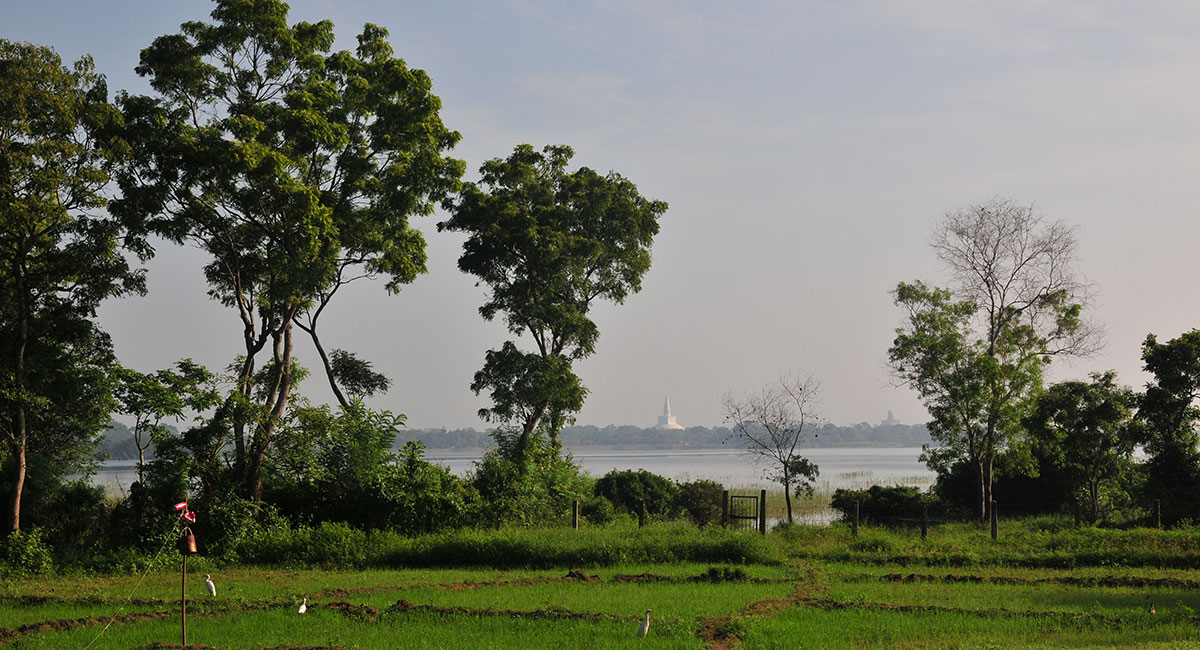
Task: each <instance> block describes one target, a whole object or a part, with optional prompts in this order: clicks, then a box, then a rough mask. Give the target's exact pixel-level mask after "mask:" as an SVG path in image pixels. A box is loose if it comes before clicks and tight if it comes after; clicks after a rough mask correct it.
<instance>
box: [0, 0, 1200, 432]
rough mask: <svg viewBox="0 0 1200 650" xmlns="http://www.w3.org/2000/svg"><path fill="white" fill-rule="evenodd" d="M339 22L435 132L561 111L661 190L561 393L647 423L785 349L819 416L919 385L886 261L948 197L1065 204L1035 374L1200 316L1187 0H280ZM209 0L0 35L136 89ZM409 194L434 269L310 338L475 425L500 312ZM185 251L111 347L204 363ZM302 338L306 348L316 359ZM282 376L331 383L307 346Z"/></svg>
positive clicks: (596, 147)
mask: <svg viewBox="0 0 1200 650" xmlns="http://www.w3.org/2000/svg"><path fill="white" fill-rule="evenodd" d="M290 4H291V7H292V11H291V20H292V21H293V22H296V21H300V20H307V21H316V20H321V19H326V18H328V19H331V20H332V21H333V22H334V24H335V28H336V32H337V36H338V42H337V47H338V48H339V49H352V48H353V46H354V37H355V35H356V34H357V33H358V32H359V31H360V30H361V28H362V25H363V23H365V22H372V23H376V24H379V25H382V26H385V27H387V28H388V29H389V30H390V32H391V43H392V44H393V46H394V48H395V50H396V54H397V55H398V56H401V57H403V58H404V59H405V60H406V61H407V62H408V64H409V65H410V66H412V67H416V68H422V69H424V70H426V71H427V72H428V73H429V74H430V76H431V77H432V79H433V82H434V92H435V93H436V94H438V95H439V96H440V97H441V98H442V102H443V105H444V109H443V111H442V117H443V119H444V121H445V123H446V124H447V126H448V127H450V128H452V129H456V130H458V131H460V132H461V133H462V136H463V137H462V142H461V143H460V145H459V146H458V147H457V148H456V149H455V150H454V152H453V155H454V156H455V157H457V158H461V159H463V160H465V161H466V162H467V166H468V169H469V170H470V171H469V177H470V178H474V177H475V176H476V170H477V169H478V167H479V164H480V163H481V162H482V161H484V160H486V159H488V158H494V157H500V156H505V155H507V154H508V153H509V152H510V151H511V150H512V147H513V146H514V145H516V144H518V143H523V142H527V143H531V144H533V145H534V146H536V147H541V146H542V145H545V144H558V143H565V144H569V145H571V146H573V147H574V148H575V151H576V156H575V159H574V161H573V162H574V163H575V164H577V165H586V166H588V167H592V168H594V169H597V170H599V171H601V172H605V171H608V170H614V171H617V172H619V173H621V174H622V175H624V176H626V177H628V178H629V179H630V180H632V181H633V182H634V183H636V184H637V185H638V188H639V189H640V191H641V192H642V194H643V195H645V196H647V197H650V198H655V199H661V200H664V201H667V202H669V203H670V206H671V208H670V210H669V211H668V212H667V213H666V215H665V217H664V219H663V221H662V231H661V233H660V234H659V236H658V239H657V240H656V242H655V244H654V265H653V267H652V268H651V270H650V272H649V273H648V274H647V275H646V277H645V279H644V289H643V291H642V292H641V293H639V294H636V295H634V296H631V297H630V298H629V299H628V300H627V301H626V303H625V304H624V305H620V306H608V305H602V306H600V307H598V308H597V309H595V311H594V318H595V320H596V321H597V323H598V325H599V328H600V333H601V336H600V341H599V345H598V347H597V352H596V354H595V356H593V357H592V358H590V359H587V360H586V361H584V362H581V363H579V364H577V368H576V370H577V373H578V374H579V375H580V376H581V377H582V379H583V381H584V383H585V384H586V385H587V387H588V388H589V389H590V391H591V394H590V395H589V397H588V399H587V403H586V405H585V407H584V409H583V411H582V413H580V415H579V423H580V424H595V425H599V426H604V425H608V424H635V425H643V426H650V425H653V424H654V423H655V421H656V420H655V417H656V416H657V415H659V413H660V412H661V408H662V400H663V397H664V396H666V395H669V396H670V398H671V405H672V409H673V412H674V414H675V415H676V416H677V417H678V420H679V422H680V423H681V424H683V425H684V426H692V425H705V426H712V425H718V424H720V423H721V417H722V415H721V410H720V397H721V395H723V394H724V393H726V392H727V391H734V392H744V391H750V390H755V389H758V388H760V387H761V386H762V385H763V384H764V383H766V382H769V381H772V380H774V379H776V378H778V377H779V376H780V375H781V374H783V373H787V372H789V371H803V372H807V373H812V374H813V375H815V376H816V377H817V378H818V379H819V380H820V382H821V384H822V392H821V404H820V408H821V413H822V415H823V416H824V417H825V418H826V419H827V420H829V421H832V422H834V423H837V424H850V423H854V422H860V421H871V422H877V421H879V420H881V419H883V418H884V417H885V416H886V413H887V411H888V410H889V409H890V410H892V411H894V412H895V414H896V417H897V418H898V419H900V420H901V421H904V422H909V423H913V422H922V421H924V420H925V419H926V418H927V414H926V413H925V411H924V409H923V408H922V407H921V405H920V403H919V402H918V400H917V399H916V396H915V394H914V393H913V392H912V391H910V390H907V389H903V388H896V387H893V386H891V384H890V381H889V377H888V373H887V371H886V368H885V359H886V353H887V348H888V346H889V344H890V342H891V340H892V337H893V335H894V329H895V328H896V327H897V326H898V325H900V323H901V313H900V310H899V309H897V308H896V307H895V306H893V304H892V301H891V297H890V296H889V294H888V292H889V290H890V289H892V288H894V287H895V285H896V283H897V282H898V281H901V280H906V281H908V280H916V279H921V280H925V281H926V282H929V283H933V284H944V283H945V278H946V276H945V274H944V272H943V270H942V269H940V268H939V266H938V265H937V263H936V261H935V259H934V257H933V254H932V252H931V250H930V248H929V246H928V241H929V237H930V232H931V227H932V225H933V224H934V222H935V220H936V219H937V218H938V217H939V216H940V215H942V214H943V213H945V212H946V211H948V210H952V209H954V208H956V207H959V206H964V205H967V204H971V203H978V202H981V201H984V200H987V199H989V198H990V197H993V196H1006V197H1011V198H1013V199H1015V200H1017V201H1019V202H1024V203H1036V205H1037V206H1038V208H1039V209H1040V210H1041V211H1043V212H1044V213H1045V215H1046V217H1047V218H1048V219H1052V220H1053V219H1062V220H1064V221H1065V222H1067V223H1069V224H1072V225H1075V226H1077V227H1078V239H1079V242H1080V247H1079V250H1080V260H1079V265H1078V269H1079V271H1080V272H1081V273H1082V274H1083V275H1084V276H1086V277H1087V279H1089V280H1090V281H1091V282H1093V283H1095V285H1096V288H1097V302H1096V304H1095V306H1094V309H1093V316H1094V318H1095V319H1096V320H1097V321H1098V322H1099V323H1101V324H1102V325H1103V326H1104V327H1105V328H1106V329H1107V332H1108V336H1107V341H1108V347H1107V349H1106V350H1105V351H1104V352H1103V353H1102V354H1100V355H1099V356H1097V357H1095V358H1093V359H1089V360H1086V361H1082V362H1075V363H1074V364H1071V365H1065V364H1060V365H1056V367H1055V369H1054V370H1053V373H1052V374H1053V376H1054V377H1055V378H1057V379H1063V378H1074V377H1084V376H1086V374H1087V372H1089V371H1092V370H1101V369H1108V368H1115V369H1116V370H1117V371H1118V373H1119V376H1120V379H1121V380H1122V381H1123V382H1124V383H1126V384H1130V385H1134V386H1138V387H1140V386H1142V385H1143V384H1144V382H1145V379H1146V377H1145V375H1144V374H1143V373H1142V371H1141V364H1140V360H1139V356H1140V345H1141V342H1142V340H1143V339H1144V338H1145V336H1146V334H1147V333H1150V332H1154V333H1156V334H1158V335H1159V337H1160V339H1163V340H1165V339H1167V338H1173V337H1175V336H1177V335H1179V334H1180V333H1182V332H1184V331H1187V330H1190V329H1192V328H1195V327H1200V301H1198V300H1197V297H1198V292H1197V289H1196V280H1197V278H1198V277H1200V274H1198V273H1197V271H1196V268H1197V258H1196V255H1195V250H1196V246H1197V243H1198V242H1200V220H1198V219H1197V217H1196V208H1195V207H1194V206H1195V205H1196V202H1197V201H1196V192H1195V189H1196V186H1197V179H1200V40H1197V39H1196V38H1195V34H1196V29H1197V25H1200V5H1198V4H1196V3H1195V2H1192V1H1179V2H1167V1H1162V2H1149V3H1127V2H1116V1H1109V2H1104V1H1095V0H1087V1H1070V0H1054V1H1034V0H1028V1H1026V0H1010V1H1007V2H1002V3H1001V2H994V3H983V2H961V1H959V0H947V1H944V2H934V1H919V0H912V1H902V0H886V1H880V2H859V1H853V0H839V1H837V2H833V1H830V0H821V1H810V2H799V1H786V2H759V1H753V0H743V1H739V2H717V1H707V0H705V1H701V0H689V1H687V2H684V1H682V0H677V1H673V2H667V1H664V2H653V1H645V0H636V1H635V0H629V1H622V0H595V1H591V2H584V1H579V2H562V1H561V0H513V1H508V2H505V1H496V2H451V1H437V2H434V1H429V2H397V1H385V0H338V1H337V2H321V1H316V0H303V1H295V2H292V3H290ZM211 9H212V5H211V4H210V3H207V2H201V1H192V0H189V1H186V2H185V1H182V0H170V1H164V0H137V1H125V0H123V1H120V2H106V1H103V0H86V1H84V0H79V1H73V0H39V1H38V2H27V1H25V0H0V37H2V38H7V39H10V40H21V41H30V42H33V43H37V44H43V45H50V46H53V47H54V48H56V49H57V50H58V52H59V53H60V54H61V55H62V56H63V58H64V59H66V60H68V61H69V60H74V59H76V58H78V57H79V56H80V55H82V54H85V53H90V54H92V55H93V56H94V57H95V59H96V64H97V67H98V69H99V70H100V71H101V72H103V73H105V74H106V75H107V76H108V78H109V86H110V89H112V90H113V91H116V90H118V89H128V90H130V91H132V92H148V91H149V89H148V86H147V85H146V84H145V82H144V80H142V79H140V78H138V77H137V76H136V75H135V74H134V73H133V71H132V70H133V67H134V66H135V65H136V64H137V59H138V53H139V51H140V50H141V49H142V48H143V47H145V46H147V45H148V44H149V43H150V42H151V40H153V38H154V37H156V36H159V35H162V34H167V33H174V32H176V31H178V26H179V24H180V23H181V22H183V21H186V20H199V19H204V20H207V19H208V14H209V12H210V11H211ZM441 218H443V215H438V216H435V217H431V218H423V219H420V220H418V221H417V222H416V224H415V225H416V226H417V227H419V228H420V229H422V230H423V231H424V232H425V234H426V237H427V239H428V241H429V255H430V273H429V274H428V275H426V276H424V277H422V278H420V279H419V280H417V282H416V283H414V284H413V285H411V286H409V287H407V288H405V289H404V290H403V291H402V292H401V293H400V294H399V295H396V296H388V295H387V294H386V293H385V292H384V291H383V287H382V284H381V283H376V284H375V285H367V284H361V285H360V286H357V287H354V290H353V292H352V293H351V294H350V295H346V296H340V295H339V297H338V299H337V300H336V301H335V303H334V305H333V307H332V308H336V310H335V311H334V312H327V313H326V315H325V316H324V317H323V319H322V323H323V333H324V336H323V340H324V341H325V343H326V346H327V347H342V348H346V349H350V350H353V351H355V352H357V353H359V354H360V355H363V356H365V357H367V358H369V359H371V360H373V361H374V362H375V364H376V367H377V369H379V370H381V371H383V372H385V373H386V374H388V375H389V376H390V377H391V378H392V379H393V381H394V384H393V387H392V389H391V391H390V392H389V393H388V394H387V395H386V396H384V397H383V398H380V399H376V400H374V402H373V404H374V405H375V406H378V407H386V408H389V409H392V410H394V411H398V412H403V413H406V414H408V416H409V425H410V426H412V427H438V426H445V427H451V428H454V427H465V426H473V427H476V428H482V427H483V426H484V425H483V423H482V422H480V420H478V418H477V417H476V416H475V411H476V410H477V409H479V408H480V407H481V406H485V405H486V402H485V400H484V398H482V397H477V396H475V395H473V394H472V393H471V392H470V390H469V388H468V386H469V384H470V382H471V377H472V374H473V373H474V372H475V371H476V370H477V369H478V368H479V367H480V366H481V365H482V363H483V355H484V352H485V350H487V349H488V348H493V347H498V346H499V345H500V344H501V343H502V342H503V341H504V340H505V338H506V333H505V331H504V328H503V326H502V325H501V324H499V323H493V324H488V323H484V322H483V321H482V319H481V318H480V317H479V315H478V312H477V309H478V307H479V305H480V304H481V302H482V301H483V290H482V289H481V288H477V287H475V286H474V281H473V278H471V277H469V276H466V275H463V274H462V273H460V272H459V271H458V269H457V267H456V265H455V262H456V259H457V257H458V254H459V250H460V247H461V244H462V237H461V236H460V235H454V234H442V233H438V232H436V228H435V225H436V223H437V221H439V220H440V219H441ZM203 259H204V258H203V256H201V255H200V254H199V253H197V252H196V251H194V250H190V249H182V248H175V247H171V246H163V247H161V248H160V250H159V254H158V257H157V258H156V259H155V260H154V261H153V262H152V263H151V264H150V265H149V270H150V275H149V280H150V293H149V295H148V296H147V297H145V298H136V299H125V300H121V301H118V302H113V303H110V304H108V305H107V306H105V307H104V308H103V310H102V313H101V321H102V324H103V326H104V327H105V328H106V329H108V331H109V332H111V334H112V336H113V339H114V342H115V345H116V347H117V352H118V354H119V356H120V358H121V359H122V361H123V362H124V363H125V364H126V365H130V366H132V367H134V368H137V369H139V370H143V371H151V370H154V369H157V368H161V367H165V366H167V365H169V364H170V363H172V362H173V361H175V360H177V359H180V358H183V357H193V358H195V359H196V360H197V361H200V362H202V363H205V364H207V365H209V366H210V367H213V368H218V367H223V366H225V365H226V364H227V363H228V362H229V361H230V360H231V359H232V357H233V355H235V354H237V352H238V351H239V348H240V338H239V332H240V322H239V320H238V318H237V315H236V314H235V313H234V312H232V311H230V310H226V309H224V308H222V307H220V306H219V305H218V304H217V303H215V302H212V301H210V300H208V299H207V297H206V295H205V287H204V283H203V280H202V277H201V274H200V266H201V264H202V263H203ZM305 343H306V342H303V341H302V342H301V346H300V347H299V348H298V354H299V355H300V358H301V361H302V362H303V363H306V364H307V365H309V366H310V367H313V368H314V369H316V368H317V367H319V362H318V360H317V358H316V354H315V352H314V351H313V350H312V349H311V346H310V345H306V344H305ZM303 392H304V393H305V394H306V395H307V396H309V397H310V398H311V399H313V400H316V401H328V400H331V399H332V396H331V395H330V393H329V392H328V389H327V387H326V386H325V385H324V383H323V378H321V377H319V376H317V375H314V377H313V378H311V379H310V380H309V381H308V382H307V385H305V386H304V388H303Z"/></svg>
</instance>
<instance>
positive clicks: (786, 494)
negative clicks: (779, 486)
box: [783, 463, 795, 524]
mask: <svg viewBox="0 0 1200 650" xmlns="http://www.w3.org/2000/svg"><path fill="white" fill-rule="evenodd" d="M783 502H784V503H786V504H787V513H788V523H789V524H792V523H795V521H794V520H793V519H792V477H791V475H790V474H788V471H787V464H786V463H785V464H784V469H783Z"/></svg>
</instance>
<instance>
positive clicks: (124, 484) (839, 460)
mask: <svg viewBox="0 0 1200 650" xmlns="http://www.w3.org/2000/svg"><path fill="white" fill-rule="evenodd" d="M571 452H572V454H573V456H574V458H575V462H576V463H578V464H579V465H580V466H581V467H583V469H584V470H586V471H587V472H588V473H589V474H591V475H592V476H597V477H599V476H603V475H604V474H606V473H608V472H609V471H611V470H614V469H617V470H625V469H644V470H646V471H649V472H653V473H655V474H659V475H661V476H666V477H668V478H672V479H676V480H680V481H691V480H696V479H709V480H712V481H717V482H718V483H721V484H722V485H725V486H727V487H731V488H751V487H755V488H758V487H761V488H770V487H773V484H772V483H770V482H769V481H767V480H765V479H763V472H764V471H766V470H768V469H770V468H768V467H767V466H765V465H762V464H757V465H756V464H755V462H754V460H753V459H752V458H750V457H748V456H746V455H745V454H744V453H742V452H740V451H737V450H734V449H596V448H581V449H576V450H571ZM801 453H802V455H803V456H805V457H806V458H808V459H809V460H811V461H812V462H814V463H816V465H817V467H818V468H819V469H820V470H821V474H820V476H818V477H817V481H816V488H817V490H818V491H822V492H832V491H833V490H836V489H838V488H862V487H869V486H871V485H875V484H880V485H897V484H902V485H915V486H918V487H922V488H923V487H926V486H928V485H929V484H930V483H932V482H933V479H934V474H933V472H931V471H929V468H927V467H925V466H924V465H922V464H921V463H920V462H919V461H918V460H917V459H918V457H919V456H920V455H921V449H920V448H919V447H874V448H860V447H855V448H837V447H831V448H821V449H805V450H802V452H801ZM482 454H483V452H482V451H481V450H478V449H475V450H457V449H452V450H438V449H430V450H427V451H426V454H425V458H426V459H427V460H429V461H431V462H435V463H438V464H439V465H444V466H447V467H449V468H450V471H452V472H454V473H455V474H458V475H459V476H463V475H465V474H467V473H468V472H470V471H471V470H472V469H474V466H475V462H476V461H478V460H479V459H480V457H481V456H482ZM136 467H137V461H131V460H117V461H108V462H107V463H104V465H103V467H101V469H100V471H99V472H98V473H97V474H96V476H95V477H93V479H92V481H93V483H95V484H96V485H100V486H103V487H104V488H105V489H107V490H108V491H109V492H111V493H114V494H123V493H124V492H126V491H127V490H128V489H129V484H130V483H132V482H133V481H134V480H136V479H137V470H136Z"/></svg>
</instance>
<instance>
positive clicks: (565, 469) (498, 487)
mask: <svg viewBox="0 0 1200 650" xmlns="http://www.w3.org/2000/svg"><path fill="white" fill-rule="evenodd" d="M495 440H496V443H497V447H496V448H495V449H491V450H489V451H488V452H487V453H485V454H484V456H483V459H482V460H480V461H479V462H478V463H477V464H476V466H475V471H474V473H473V474H472V476H471V477H470V479H469V482H470V485H471V486H472V487H473V488H474V489H475V490H476V491H478V494H479V499H480V501H481V507H480V508H479V512H478V516H477V520H476V523H477V524H481V525H484V526H489V527H493V528H494V527H499V526H502V525H516V526H534V525H544V524H559V525H566V524H569V523H570V520H571V511H572V509H573V507H574V501H575V499H579V500H581V501H585V500H586V498H587V496H588V495H589V494H591V492H592V489H591V487H592V480H591V479H590V478H589V477H588V476H587V475H586V474H583V473H582V472H581V471H580V469H579V466H578V465H576V464H575V463H574V461H573V460H572V459H571V457H570V455H567V456H565V457H564V456H560V455H559V454H558V451H557V450H556V449H554V448H553V447H551V446H550V445H549V444H548V443H546V441H545V437H544V436H543V435H541V433H540V432H539V433H536V434H535V435H533V436H531V438H530V440H529V447H528V448H527V449H525V450H524V451H523V452H522V451H520V450H518V449H517V439H516V436H515V435H514V433H513V432H511V431H505V430H497V431H496V434H495Z"/></svg>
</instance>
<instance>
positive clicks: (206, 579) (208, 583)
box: [204, 573, 217, 596]
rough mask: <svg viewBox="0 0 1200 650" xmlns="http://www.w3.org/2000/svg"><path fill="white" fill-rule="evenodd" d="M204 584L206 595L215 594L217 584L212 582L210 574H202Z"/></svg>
mask: <svg viewBox="0 0 1200 650" xmlns="http://www.w3.org/2000/svg"><path fill="white" fill-rule="evenodd" d="M204 586H205V587H208V595H209V596H216V595H217V586H216V585H214V584H213V581H212V576H211V575H209V574H207V573H206V574H204Z"/></svg>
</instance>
